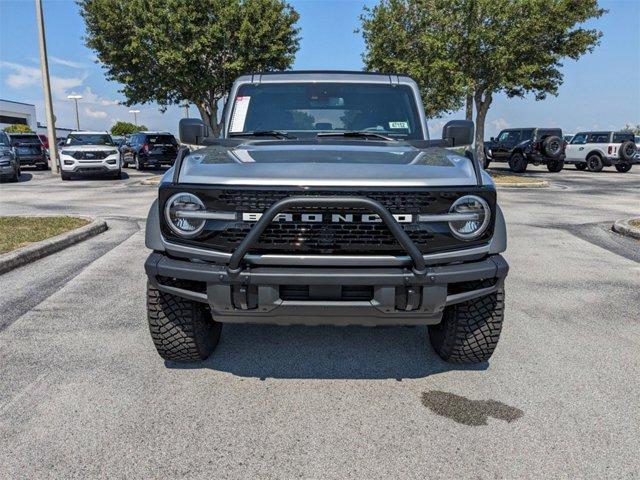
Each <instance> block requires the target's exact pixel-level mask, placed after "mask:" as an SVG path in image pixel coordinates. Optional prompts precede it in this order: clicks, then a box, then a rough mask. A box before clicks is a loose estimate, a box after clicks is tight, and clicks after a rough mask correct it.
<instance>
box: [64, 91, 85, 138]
mask: <svg viewBox="0 0 640 480" xmlns="http://www.w3.org/2000/svg"><path fill="white" fill-rule="evenodd" d="M67 98H68V99H69V100H74V101H75V102H76V130H80V115H79V114H78V100H80V99H81V98H82V95H67Z"/></svg>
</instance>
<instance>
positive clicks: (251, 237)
mask: <svg viewBox="0 0 640 480" xmlns="http://www.w3.org/2000/svg"><path fill="white" fill-rule="evenodd" d="M304 207H312V208H318V207H322V208H331V207H339V208H362V209H366V210H367V211H370V212H372V213H376V214H378V216H379V217H380V219H381V220H382V222H383V223H384V224H385V225H386V226H387V228H388V229H389V231H390V232H391V233H392V235H393V236H394V237H395V239H396V240H397V241H398V243H399V244H400V245H401V246H402V248H404V249H405V250H406V252H407V254H408V255H409V256H410V257H411V259H412V261H413V266H412V271H413V273H414V275H416V276H417V277H423V276H424V275H425V274H426V272H427V269H426V265H425V262H424V258H423V256H422V253H421V252H420V249H419V248H418V247H417V246H416V244H415V243H413V241H412V240H411V238H409V235H407V232H405V231H404V229H403V228H402V227H401V226H400V224H399V223H398V222H397V221H396V219H395V218H393V215H392V214H391V212H389V210H387V208H386V207H384V205H382V204H381V203H380V202H378V201H376V200H372V199H370V198H366V197H347V196H344V197H303V196H297V197H289V198H285V199H283V200H280V201H278V202H276V203H274V204H273V205H272V206H271V207H269V209H268V210H267V211H266V212H264V214H263V215H262V217H260V219H259V220H258V222H257V223H256V224H255V225H254V226H253V227H252V228H251V230H250V231H249V233H248V234H247V236H246V237H245V238H244V239H243V240H242V242H240V245H238V247H237V248H236V249H235V250H234V252H233V255H231V259H230V260H229V264H228V266H227V272H228V273H229V275H232V276H233V275H238V274H239V273H240V272H241V270H242V261H243V260H244V257H245V255H246V254H247V253H248V252H249V250H251V248H252V247H253V246H254V245H255V244H256V243H257V242H258V239H259V238H260V235H262V234H263V233H264V231H265V230H266V229H267V227H268V226H269V224H270V223H271V222H272V221H273V220H274V219H275V218H276V216H277V215H278V214H279V213H282V212H283V211H286V210H288V209H291V208H304Z"/></svg>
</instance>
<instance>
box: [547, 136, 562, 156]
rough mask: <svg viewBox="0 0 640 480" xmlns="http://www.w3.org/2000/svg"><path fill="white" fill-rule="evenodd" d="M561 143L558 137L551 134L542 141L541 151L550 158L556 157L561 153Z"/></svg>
mask: <svg viewBox="0 0 640 480" xmlns="http://www.w3.org/2000/svg"><path fill="white" fill-rule="evenodd" d="M563 143H564V141H563V140H562V139H561V138H560V137H556V136H555V135H551V136H549V137H547V138H545V139H544V140H543V141H542V153H544V154H545V155H546V156H547V157H550V158H558V157H559V156H560V155H561V154H562V145H563Z"/></svg>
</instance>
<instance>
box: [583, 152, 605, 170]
mask: <svg viewBox="0 0 640 480" xmlns="http://www.w3.org/2000/svg"><path fill="white" fill-rule="evenodd" d="M603 167H604V164H603V163H602V158H600V155H596V154H595V153H594V154H593V155H590V156H589V158H587V168H588V169H589V171H590V172H600V171H602V168H603Z"/></svg>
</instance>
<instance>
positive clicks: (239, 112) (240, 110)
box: [229, 97, 251, 132]
mask: <svg viewBox="0 0 640 480" xmlns="http://www.w3.org/2000/svg"><path fill="white" fill-rule="evenodd" d="M249 102H251V97H236V106H235V108H234V109H233V115H232V117H231V127H230V128H229V131H230V132H242V131H244V122H245V120H246V119H247V111H248V110H249Z"/></svg>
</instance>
